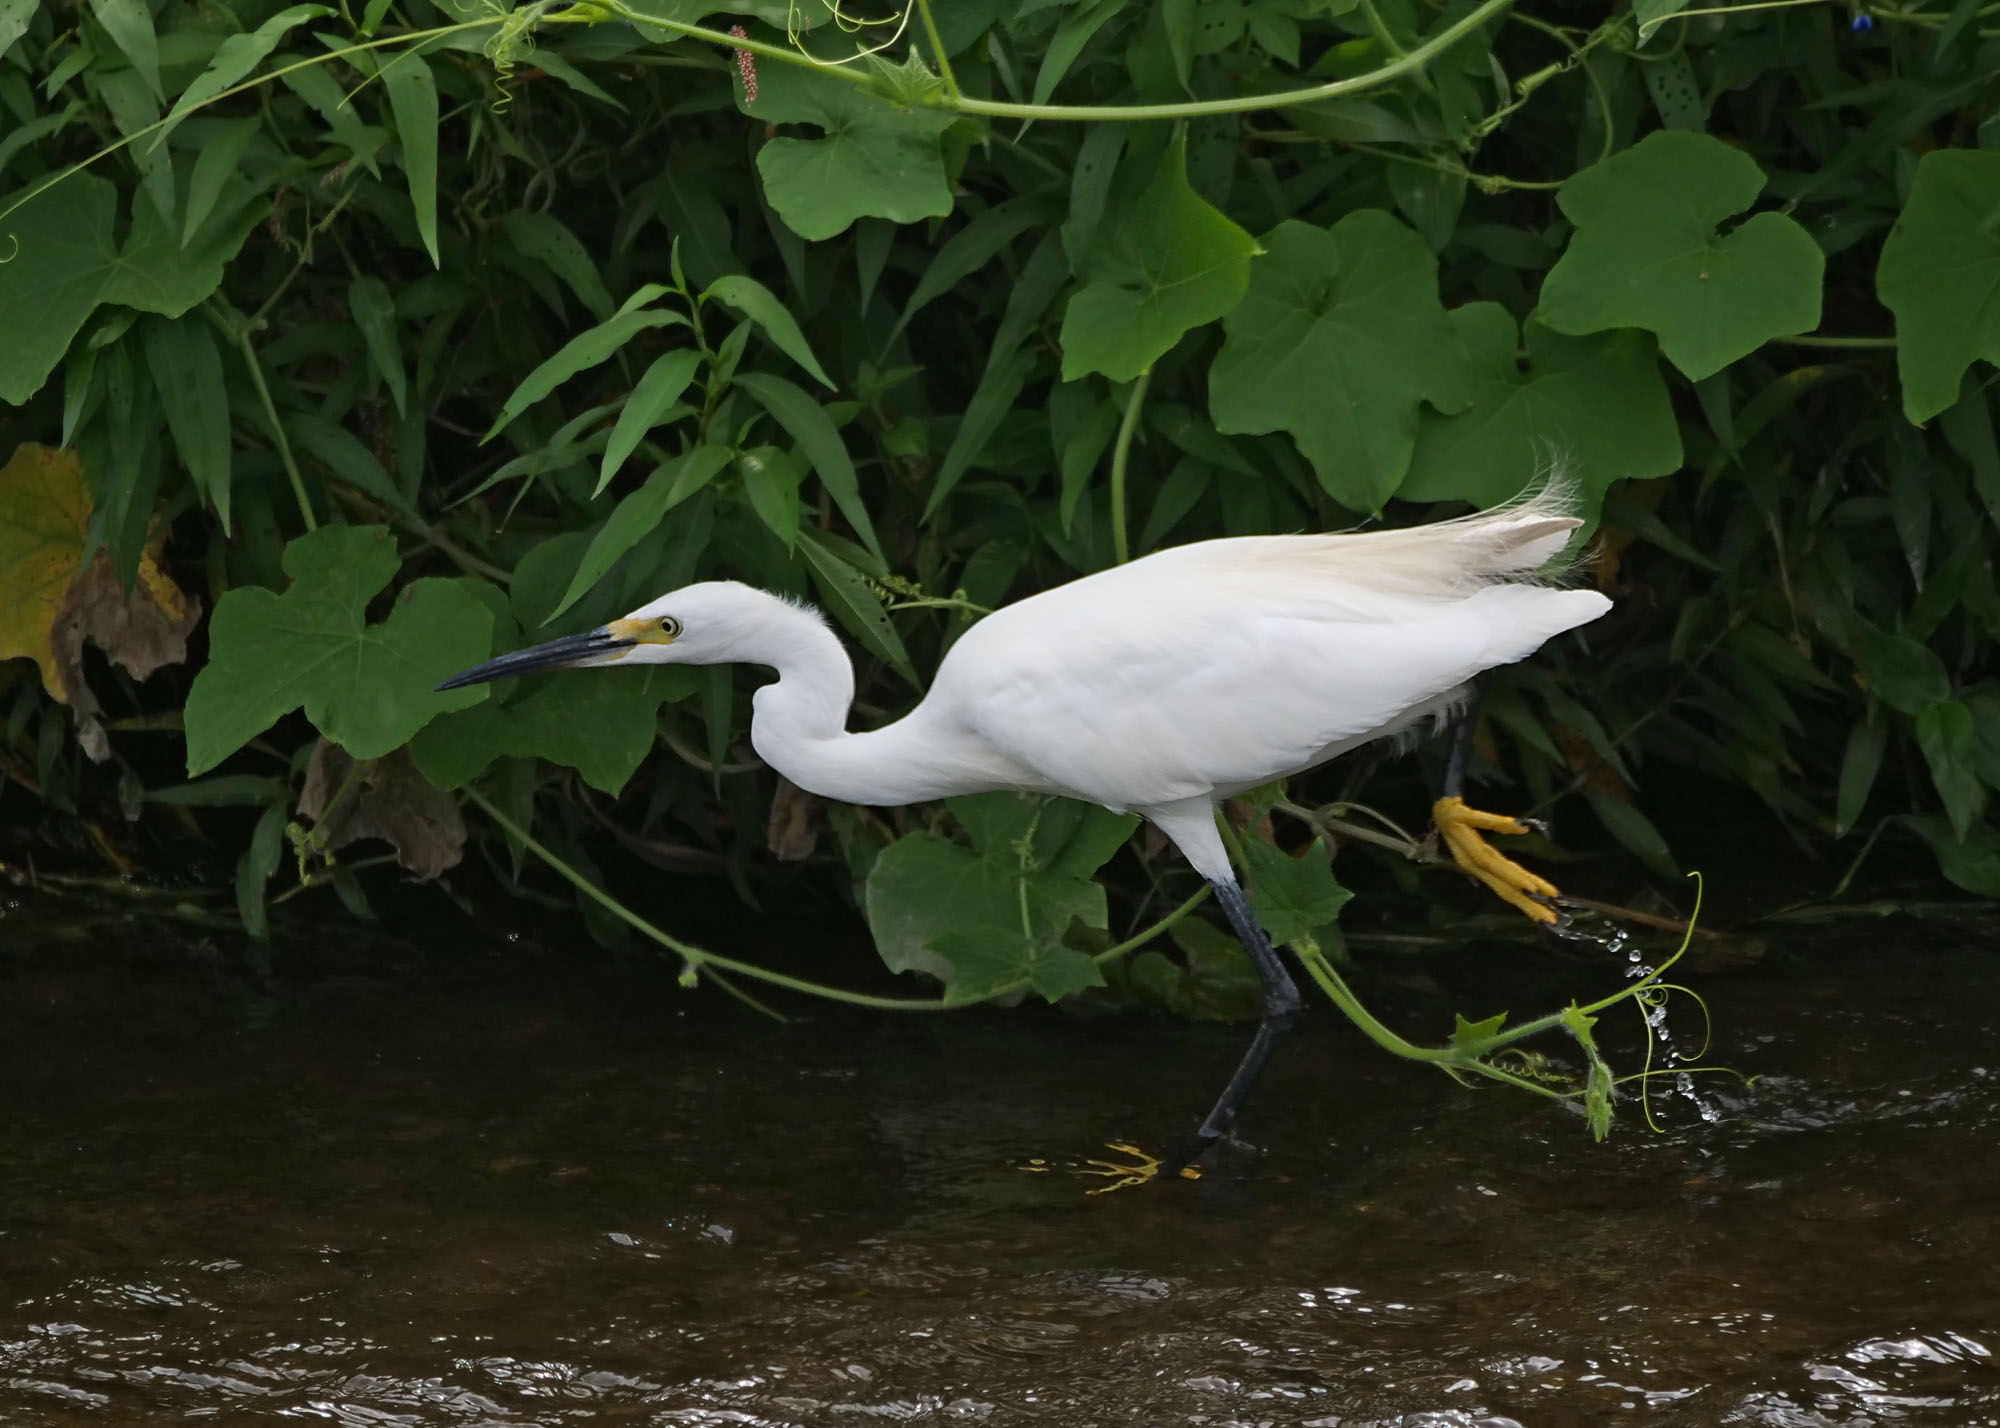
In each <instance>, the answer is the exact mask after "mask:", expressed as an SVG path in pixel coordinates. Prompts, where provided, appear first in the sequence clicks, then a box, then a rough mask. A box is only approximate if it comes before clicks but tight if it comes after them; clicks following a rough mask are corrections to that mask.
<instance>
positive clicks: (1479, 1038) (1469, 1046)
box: [1451, 1012, 1507, 1052]
mask: <svg viewBox="0 0 2000 1428" xmlns="http://www.w3.org/2000/svg"><path fill="white" fill-rule="evenodd" d="M1452 1021H1453V1026H1452V1029H1451V1044H1452V1045H1453V1046H1455V1047H1457V1048H1458V1049H1459V1050H1460V1051H1472V1052H1478V1051H1482V1050H1484V1049H1485V1047H1486V1043H1488V1042H1489V1041H1491V1040H1493V1038H1494V1037H1496V1036H1498V1035H1499V1034H1500V1028H1501V1027H1503V1026H1505V1025H1506V1024H1507V1013H1505V1012H1498V1013H1496V1014H1494V1015H1493V1016H1489V1017H1488V1018H1486V1020H1484V1021H1467V1020H1466V1019H1465V1016H1464V1014H1463V1013H1461V1012H1454V1013H1452Z"/></svg>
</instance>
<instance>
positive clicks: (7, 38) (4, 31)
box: [0, 0, 41, 58]
mask: <svg viewBox="0 0 2000 1428" xmlns="http://www.w3.org/2000/svg"><path fill="white" fill-rule="evenodd" d="M40 7H41V0H0V58H4V57H5V56H6V53H7V51H9V50H11V49H12V48H14V41H16V40H18V39H20V38H21V36H23V35H25V34H27V33H28V22H29V21H30V20H32V19H34V18H35V11H36V10H37V9H39V8H40Z"/></svg>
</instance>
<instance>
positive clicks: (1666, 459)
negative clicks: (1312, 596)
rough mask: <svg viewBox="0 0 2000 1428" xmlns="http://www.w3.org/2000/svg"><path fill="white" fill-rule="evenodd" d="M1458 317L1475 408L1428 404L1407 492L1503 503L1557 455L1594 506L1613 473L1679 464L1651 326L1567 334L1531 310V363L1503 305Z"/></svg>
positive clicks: (1656, 472) (1586, 506)
mask: <svg viewBox="0 0 2000 1428" xmlns="http://www.w3.org/2000/svg"><path fill="white" fill-rule="evenodd" d="M1451 325H1452V327H1453V329H1454V330H1455V331H1456V332H1457V333H1458V335H1459V338H1460V339H1461V340H1462V341H1463V342H1464V344H1465V350H1466V352H1467V353H1468V354H1469V355H1470V357H1471V363H1472V384H1471V388H1470V390H1471V393H1472V406H1471V407H1470V408H1468V409H1467V410H1465V411H1463V412H1459V413H1457V414H1456V415H1453V416H1441V415H1439V414H1438V413H1436V412H1428V411H1427V412H1425V413H1424V414H1423V416H1422V418H1421V425H1420V427H1419V429H1418V433H1417V449H1416V454H1415V456H1414V457H1413V458H1412V460H1411V462H1410V474H1409V476H1408V477H1407V478H1405V480H1404V482H1403V484H1402V486H1401V487H1400V488H1399V489H1398V490H1397V492H1396V494H1397V495H1398V496H1399V497H1401V498H1402V499H1404V500H1406V501H1448V500H1459V501H1470V502H1472V503H1473V504H1474V505H1475V506H1496V505H1498V504H1500V502H1502V501H1504V500H1506V499H1508V498H1509V497H1510V496H1513V495H1516V494H1517V493H1518V492H1519V491H1520V490H1521V488H1522V487H1524V486H1525V485H1527V484H1528V482H1529V480H1531V479H1532V478H1533V477H1534V475H1535V473H1536V471H1537V470H1539V469H1541V468H1542V467H1543V466H1544V465H1545V464H1546V463H1547V462H1548V461H1549V460H1551V459H1552V458H1553V459H1555V460H1558V461H1560V462H1561V463H1562V466H1563V469H1564V471H1565V473H1566V474H1567V475H1568V476H1570V477H1571V478H1572V479H1574V480H1575V482H1576V484H1577V488H1578V491H1579V493H1580V494H1581V495H1582V496H1583V498H1584V500H1583V509H1582V514H1584V515H1585V516H1594V515H1595V514H1596V512H1597V504H1598V502H1599V500H1601V499H1602V497H1603V494H1604V491H1605V489H1606V488H1607V487H1609V486H1610V485H1611V484H1612V483H1613V482H1614V481H1621V480H1624V479H1626V478H1628V477H1645V476H1664V475H1666V474H1667V473H1668V472H1671V471H1677V470H1679V469H1680V466H1681V460H1682V457H1681V436H1680V426H1679V424H1678V423H1677V422H1675V420H1674V408H1673V402H1672V400H1671V398H1669V396H1668V395H1667V384H1666V382H1665V381H1664V380H1663V379H1662V378H1661V376H1660V363H1659V358H1658V357H1657V356H1655V355H1654V350H1653V341H1652V339H1651V338H1650V337H1648V336H1646V335H1645V334H1644V333H1641V332H1635V331H1632V330H1630V329H1627V330H1625V331H1620V332H1610V333H1605V334H1603V335H1602V336H1598V337H1564V336H1561V335H1560V334H1558V333H1554V332H1551V331H1549V329H1547V328H1545V327H1543V326H1542V325H1541V324H1540V323H1539V322H1536V321H1535V320H1534V319H1533V318H1530V319H1529V320H1528V322H1527V328H1526V335H1527V347H1528V360H1527V363H1526V365H1525V366H1524V365H1523V364H1522V363H1521V362H1520V361H1519V360H1517V358H1516V356H1515V353H1516V350H1517V334H1516V332H1515V327H1514V319H1513V317H1512V315H1511V314H1509V313H1508V311H1507V309H1505V308H1504V307H1501V306H1500V305H1499V304H1498V303H1490V302H1475V303H1468V304H1466V305H1465V306H1464V307H1461V308H1458V309H1457V310H1455V311H1454V312H1453V313H1452V314H1451Z"/></svg>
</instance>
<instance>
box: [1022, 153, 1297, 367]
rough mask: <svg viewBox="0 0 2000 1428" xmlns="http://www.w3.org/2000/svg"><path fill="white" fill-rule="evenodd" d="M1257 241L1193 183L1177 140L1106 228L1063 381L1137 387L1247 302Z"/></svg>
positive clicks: (1087, 278)
mask: <svg viewBox="0 0 2000 1428" xmlns="http://www.w3.org/2000/svg"><path fill="white" fill-rule="evenodd" d="M1259 251H1261V250H1260V249H1259V248H1258V247H1257V241H1256V240H1255V239H1254V238H1252V237H1251V236H1250V235H1249V234H1248V233H1245V232H1244V231H1243V230H1242V229H1241V228H1238V227H1237V226H1236V225H1235V224H1234V223H1232V222H1230V220H1229V219H1228V218H1227V217H1225V216H1224V215H1223V214H1222V212H1221V211H1220V210H1218V209H1217V208H1215V207H1214V206H1213V205H1212V204H1210V203H1208V202H1207V201H1205V200H1204V199H1202V198H1201V197H1200V196H1199V195H1198V194H1196V193H1195V191H1194V190H1193V189H1192V188H1190V187H1189V186H1188V181H1187V141H1186V136H1185V135H1177V136H1176V137H1175V139H1174V141H1173V142H1172V143H1170V144H1168V145H1167V149H1166V152H1165V153H1164V154H1163V155H1162V156H1161V158H1160V166H1159V169H1158V170H1157V171H1156V172H1155V174H1154V176H1153V181H1152V182H1151V183H1150V184H1148V185H1147V187H1146V191H1145V192H1144V193H1142V194H1140V195H1139V198H1138V201H1137V202H1136V203H1134V204H1132V205H1130V206H1129V207H1127V208H1125V209H1123V210H1121V211H1120V212H1119V213H1118V214H1117V215H1116V216H1115V217H1114V218H1113V219H1112V222H1111V223H1110V224H1109V225H1108V226H1107V227H1101V228H1099V230H1098V234H1097V241H1096V242H1095V243H1094V244H1093V245H1092V247H1091V249H1090V252H1089V254H1088V255H1086V257H1085V259H1084V264H1083V273H1082V277H1083V284H1084V285H1083V288H1082V290H1081V291H1079V292H1078V293H1077V294H1076V295H1075V296H1074V297H1072V298H1071V299H1070V300H1069V308H1068V310H1067V311H1066V312H1065V313H1064V315H1063V325H1062V337H1061V345H1062V354H1063V367H1062V374H1063V380H1064V381H1065V382H1069V381H1074V380H1075V379H1076V378H1077V377H1079V376H1082V375H1083V374H1084V373H1086V372H1102V373H1103V374H1104V375H1105V376H1107V377H1109V378H1111V380H1112V381H1114V382H1129V381H1131V380H1132V379H1133V378H1134V377H1137V376H1138V375H1139V374H1140V373H1141V372H1144V371H1145V370H1146V369H1147V368H1149V367H1151V366H1152V365H1153V363H1154V362H1156V361H1158V360H1159V359H1160V358H1161V357H1162V356H1163V355H1165V353H1166V351H1167V350H1168V349H1169V348H1170V347H1172V346H1173V345H1174V344H1175V343H1176V342H1178V341H1180V339H1181V337H1182V336H1183V335H1184V334H1185V333H1187V332H1188V331H1189V330H1191V329H1193V328H1196V327H1200V326H1202V325H1203V324H1204V323H1209V322H1213V321H1215V319H1216V318H1218V317H1221V316H1222V315H1223V314H1224V313H1226V312H1228V311H1229V310H1230V309H1231V308H1233V307H1235V306H1236V304H1237V303H1238V302H1239V301H1241V300H1242V297H1243V292H1244V289H1245V288H1246V286H1247V285H1248V284H1249V281H1250V259H1251V258H1252V257H1253V256H1254V255H1255V254H1257V253H1258V252H1259Z"/></svg>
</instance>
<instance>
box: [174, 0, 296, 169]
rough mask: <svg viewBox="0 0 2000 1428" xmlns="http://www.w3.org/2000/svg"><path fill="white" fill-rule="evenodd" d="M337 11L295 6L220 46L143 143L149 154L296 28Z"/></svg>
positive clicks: (259, 61)
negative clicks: (164, 120) (160, 123)
mask: <svg viewBox="0 0 2000 1428" xmlns="http://www.w3.org/2000/svg"><path fill="white" fill-rule="evenodd" d="M332 13H333V12H332V11H331V10H329V9H328V8H327V7H326V6H324V5H293V6H291V7H290V8H288V9H284V10H280V11H279V12H278V13H277V14H275V15H273V16H271V18H270V19H268V20H266V21H264V23H263V24H261V25H259V26H258V27H257V28H256V29H254V30H252V31H251V32H250V33H248V34H245V35H231V36H229V38H228V39H226V40H224V41H223V42H222V43H221V44H220V45H218V46H216V49H215V54H214V57H213V58H211V59H210V60H209V62H208V68H206V69H204V70H203V71H202V72H201V73H200V74H199V75H197V76H195V80H194V83H192V84H190V85H189V86H188V87H187V88H186V89H184V90H182V91H181V96H180V98H178V99H176V100H175V101H174V107H173V108H172V109H169V110H168V111H167V118H166V122H165V123H164V124H162V125H161V126H160V127H159V128H158V129H156V130H154V131H153V133H151V134H150V135H148V136H147V137H146V139H145V140H144V141H143V144H142V147H144V148H145V149H146V150H147V152H148V153H151V152H154V151H156V150H158V149H159V148H160V147H161V146H162V145H163V144H165V143H166V142H167V136H168V135H169V134H171V133H173V132H174V130H175V129H177V128H178V127H180V122H181V120H183V119H185V118H186V117H187V116H188V115H189V114H190V113H192V112H193V111H194V110H196V109H198V108H200V107H201V106H202V105H204V104H206V103H208V101H209V100H211V99H213V98H215V97H216V96H217V95H218V94H220V93H222V91H223V90H225V89H228V88H230V87H231V86H233V85H235V84H236V83H237V82H238V81H240V80H241V79H242V78H243V77H244V76H245V75H247V74H249V73H250V71H251V70H253V69H255V68H256V67H257V66H258V65H259V64H261V63H263V61H264V58H265V56H267V55H269V54H270V53H271V51H272V50H274V49H276V48H277V47H278V42H279V41H280V40H282V39H284V37H285V36H286V35H287V34H288V33H289V32H290V31H291V30H293V29H294V28H295V27H297V26H299V25H302V24H304V23H305V22H306V21H307V20H312V19H317V18H318V17H319V16H321V15H330V14H332Z"/></svg>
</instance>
